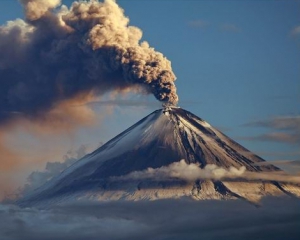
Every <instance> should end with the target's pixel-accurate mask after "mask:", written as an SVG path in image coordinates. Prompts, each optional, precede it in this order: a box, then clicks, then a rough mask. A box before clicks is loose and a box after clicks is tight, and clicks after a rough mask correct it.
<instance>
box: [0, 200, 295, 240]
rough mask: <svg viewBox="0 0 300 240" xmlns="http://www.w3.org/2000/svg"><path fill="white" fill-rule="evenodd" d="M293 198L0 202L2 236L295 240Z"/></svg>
mask: <svg viewBox="0 0 300 240" xmlns="http://www.w3.org/2000/svg"><path fill="white" fill-rule="evenodd" d="M299 204H300V202H299V199H292V198H267V199H264V200H263V201H262V202H261V206H260V207H258V208H257V207H254V206H253V205H251V204H249V203H247V202H244V201H240V200H232V201H215V200H209V201H193V200H184V199H181V200H180V199H177V200H158V201H139V202H125V201H124V202H123V201H116V202H106V203H100V202H76V203H74V204H68V205H64V206H59V207H55V208H53V209H51V210H37V209H31V208H26V209H21V208H19V207H17V206H13V205H0V236H1V239H3V240H19V239H22V240H48V239H49V240H50V239H51V240H52V239H60V240H68V239H70V240H76V239H78V240H79V239H80V240H82V239H89V240H96V239H97V240H104V239H105V240H107V239H109V240H116V239H132V240H135V239H137V240H140V239H144V240H148V239H149V240H150V239H151V240H171V239H172V240H182V239H186V240H196V239H197V240H198V239H209V240H219V239H231V240H237V239H243V240H253V239H260V240H268V239H270V240H282V239H289V240H296V239H298V238H299V235H300V222H299V219H300V212H299V211H297V210H296V209H299Z"/></svg>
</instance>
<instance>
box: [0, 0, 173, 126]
mask: <svg viewBox="0 0 300 240" xmlns="http://www.w3.org/2000/svg"><path fill="white" fill-rule="evenodd" d="M20 2H21V4H22V5H23V8H24V12H25V16H26V18H25V20H21V19H17V20H15V21H9V22H7V24H6V25H4V26H0V52H1V55H0V94H1V97H0V109H1V111H0V124H3V123H5V122H8V121H11V120H13V119H16V118H20V117H21V118H30V119H33V120H34V119H38V118H40V117H41V116H43V115H44V114H45V113H47V112H48V111H50V110H51V109H53V108H55V107H56V106H59V104H60V103H61V102H67V101H68V100H72V101H74V100H76V99H77V98H80V100H82V99H83V98H85V96H86V97H88V98H90V96H91V95H92V96H94V97H95V98H96V97H98V96H101V95H102V94H104V93H107V92H109V91H114V92H117V93H118V92H122V91H128V90H137V89H138V90H139V91H140V92H143V93H152V94H153V95H154V96H155V97H156V98H157V99H158V100H159V101H161V102H163V103H165V104H172V105H176V103H177V101H178V96H177V94H176V87H175V85H174V81H175V79H176V77H175V75H174V73H173V71H172V68H171V63H170V61H169V60H167V59H166V58H165V57H164V56H163V54H161V53H160V52H157V51H155V50H154V49H153V48H151V47H150V46H149V44H148V43H147V42H145V41H144V42H141V38H142V31H141V30H140V29H139V28H137V27H134V26H130V25H129V19H128V18H127V17H126V16H125V15H124V11H123V9H121V8H120V7H119V6H118V5H117V4H116V2H115V1H114V0H105V1H104V2H98V1H97V0H91V1H87V2H86V1H82V2H81V1H79V2H77V1H76V2H74V3H73V4H72V6H71V7H70V8H68V7H66V6H64V5H61V1H60V0H43V1H41V0H21V1H20Z"/></svg>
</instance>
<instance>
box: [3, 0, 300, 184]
mask: <svg viewBox="0 0 300 240" xmlns="http://www.w3.org/2000/svg"><path fill="white" fill-rule="evenodd" d="M62 2H63V3H64V4H66V5H67V6H70V4H71V2H72V1H69V0H63V1H62ZM117 2H118V4H119V5H120V6H121V7H122V8H123V9H124V10H125V15H127V16H128V17H129V18H130V25H133V26H137V27H139V28H140V29H142V30H143V40H146V41H148V42H149V44H150V46H152V47H154V48H155V49H156V50H158V51H160V52H162V53H163V54H164V55H165V56H166V57H167V58H168V59H169V60H170V61H171V62H172V67H173V71H174V72H175V74H176V76H177V80H176V86H177V91H178V94H179V106H181V107H183V108H185V109H187V110H189V111H191V112H193V113H194V114H196V115H198V116H199V117H201V118H203V119H205V120H206V121H208V122H209V123H211V125H213V126H215V127H217V128H219V129H220V130H221V131H224V132H225V134H226V135H228V136H229V137H231V138H233V139H234V140H235V141H237V142H239V143H241V144H242V145H243V146H245V147H246V148H248V149H250V150H251V151H254V152H256V153H258V155H260V156H262V157H264V158H265V159H268V160H282V159H291V160H300V150H299V149H300V108H299V105H300V79H299V76H300V1H292V0H289V1H284V0H282V1H263V0H261V1H260V0H257V1H250V0H249V1H243V0H236V1H196V0H194V1H192V0H191V1H188V0H172V1H171V0H160V1H159V0H119V1H117ZM16 18H23V14H22V8H21V5H20V4H19V3H18V1H17V0H1V1H0V24H1V25H4V24H6V21H8V20H14V19H16ZM0 81H1V79H0ZM124 99H126V101H123V100H122V99H120V100H118V101H116V104H114V103H112V102H109V101H108V102H105V103H102V104H100V103H94V104H92V105H91V106H92V109H94V111H95V112H96V114H97V116H98V118H97V121H96V123H95V124H94V125H92V126H83V127H79V128H77V129H75V130H68V131H62V132H55V133H51V134H50V133H49V132H47V133H46V134H45V133H44V134H41V135H40V134H38V133H36V131H34V130H32V128H33V127H32V126H30V124H29V125H26V126H22V125H19V126H14V127H13V128H12V129H9V130H6V131H5V132H4V133H3V135H4V136H5V138H4V139H5V145H6V147H7V148H8V149H10V150H11V151H13V152H15V153H17V154H18V155H22V156H23V158H24V163H26V164H25V165H26V166H25V165H24V166H23V165H21V166H20V167H18V171H19V172H22V173H23V174H20V177H21V178H22V177H24V176H25V175H26V174H28V172H30V171H32V170H35V169H38V168H42V167H43V166H44V165H45V163H46V162H47V161H57V160H61V159H62V155H64V154H65V153H66V152H67V151H68V150H70V149H76V148H78V147H79V146H80V145H82V144H87V145H89V146H90V148H91V149H92V148H95V147H96V146H98V145H99V144H100V143H101V142H105V141H107V140H109V139H110V138H111V137H113V136H115V135H116V134H118V133H120V132H121V131H122V130H125V129H126V128H127V127H129V126H130V125H132V124H133V123H135V122H136V121H137V120H139V119H141V118H142V117H144V116H145V115H147V114H149V113H151V112H152V111H153V110H155V109H157V108H159V107H160V103H159V102H157V101H156V100H155V98H154V97H153V96H143V95H135V94H129V95H127V96H124ZM138 103H139V104H138ZM138 105H141V106H138ZM0 150H1V148H0ZM0 154H1V153H0ZM16 169H17V168H16ZM20 169H21V170H20Z"/></svg>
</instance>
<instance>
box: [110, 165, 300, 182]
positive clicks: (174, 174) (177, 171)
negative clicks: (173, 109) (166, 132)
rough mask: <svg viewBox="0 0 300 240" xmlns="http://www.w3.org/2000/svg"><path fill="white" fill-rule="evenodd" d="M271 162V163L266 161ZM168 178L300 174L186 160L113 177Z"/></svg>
mask: <svg viewBox="0 0 300 240" xmlns="http://www.w3.org/2000/svg"><path fill="white" fill-rule="evenodd" d="M265 164H271V163H265ZM148 178H151V179H168V178H179V179H183V180H185V181H189V182H193V181H196V180H199V179H213V180H221V179H245V180H257V181H261V180H266V181H280V182H291V183H300V176H298V175H290V174H287V173H285V172H282V171H273V172H250V171H246V168H245V167H244V166H242V167H241V168H240V169H237V168H235V167H230V168H229V169H225V168H222V167H218V166H216V165H214V164H208V165H206V166H205V167H204V168H203V169H202V168H200V167H199V165H197V164H194V163H191V164H187V163H186V162H185V160H181V161H179V162H174V163H171V164H170V165H168V166H163V167H160V168H148V169H146V170H144V171H135V172H131V173H129V174H127V175H125V176H120V177H113V178H112V179H117V180H119V179H148Z"/></svg>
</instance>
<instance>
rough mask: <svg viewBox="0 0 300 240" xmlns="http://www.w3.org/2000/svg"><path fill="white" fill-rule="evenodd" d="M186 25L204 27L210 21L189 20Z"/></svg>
mask: <svg viewBox="0 0 300 240" xmlns="http://www.w3.org/2000/svg"><path fill="white" fill-rule="evenodd" d="M188 25H189V26H191V27H194V28H206V27H208V26H209V25H210V22H208V21H204V20H200V19H198V20H193V21H189V22H188Z"/></svg>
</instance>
